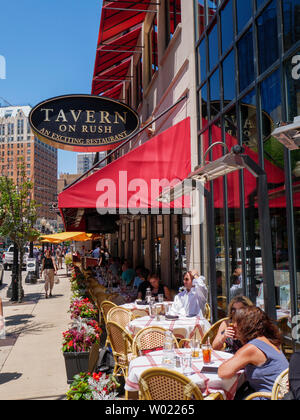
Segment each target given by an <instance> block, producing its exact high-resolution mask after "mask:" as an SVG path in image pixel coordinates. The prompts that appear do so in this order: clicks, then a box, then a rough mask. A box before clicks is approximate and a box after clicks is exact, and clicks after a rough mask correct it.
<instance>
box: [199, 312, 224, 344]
mask: <svg viewBox="0 0 300 420" xmlns="http://www.w3.org/2000/svg"><path fill="white" fill-rule="evenodd" d="M228 319H229V318H223V319H220V321H218V322H216V323H215V324H214V325H213V326H212V327H211V328H210V329H209V330H208V331H207V333H206V334H204V336H203V338H202V343H203V344H205V343H207V341H208V339H209V341H210V343H211V344H212V343H213V342H214V340H215V338H216V336H217V334H218V331H219V328H220V325H221V324H222V323H223V322H224V321H228Z"/></svg>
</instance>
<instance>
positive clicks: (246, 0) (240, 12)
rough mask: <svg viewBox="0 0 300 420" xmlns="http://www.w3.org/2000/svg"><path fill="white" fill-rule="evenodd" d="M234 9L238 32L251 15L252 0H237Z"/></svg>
mask: <svg viewBox="0 0 300 420" xmlns="http://www.w3.org/2000/svg"><path fill="white" fill-rule="evenodd" d="M236 11H237V26H238V32H240V31H241V30H242V29H243V28H244V27H245V25H246V24H247V23H248V21H249V20H250V18H251V16H252V0H242V1H240V0H237V2H236Z"/></svg>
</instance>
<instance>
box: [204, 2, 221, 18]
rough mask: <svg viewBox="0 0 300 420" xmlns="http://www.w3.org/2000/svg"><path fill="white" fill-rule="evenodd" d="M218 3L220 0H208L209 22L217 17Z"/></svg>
mask: <svg viewBox="0 0 300 420" xmlns="http://www.w3.org/2000/svg"><path fill="white" fill-rule="evenodd" d="M218 4H219V0H207V8H208V21H209V22H210V21H211V20H212V19H213V18H214V17H215V15H216V10H217V8H218Z"/></svg>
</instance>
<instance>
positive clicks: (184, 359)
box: [181, 354, 192, 375]
mask: <svg viewBox="0 0 300 420" xmlns="http://www.w3.org/2000/svg"><path fill="white" fill-rule="evenodd" d="M181 369H182V371H183V373H184V374H186V375H188V374H189V373H191V370H192V358H191V355H190V354H184V355H183V356H181Z"/></svg>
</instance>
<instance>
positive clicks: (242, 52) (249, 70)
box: [238, 28, 254, 92]
mask: <svg viewBox="0 0 300 420" xmlns="http://www.w3.org/2000/svg"><path fill="white" fill-rule="evenodd" d="M238 58H239V75H240V82H239V84H240V92H242V91H243V90H244V89H245V88H246V87H248V86H249V85H250V84H251V83H252V82H253V81H254V53H253V31H252V28H251V29H249V31H248V32H247V33H246V34H245V35H244V36H243V37H242V39H241V40H240V41H239V43H238Z"/></svg>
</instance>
